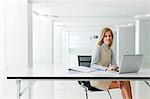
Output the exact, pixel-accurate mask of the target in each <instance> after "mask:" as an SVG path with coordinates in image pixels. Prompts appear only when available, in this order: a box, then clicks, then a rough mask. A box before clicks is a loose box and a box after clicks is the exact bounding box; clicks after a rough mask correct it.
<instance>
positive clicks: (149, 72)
mask: <svg viewBox="0 0 150 99" xmlns="http://www.w3.org/2000/svg"><path fill="white" fill-rule="evenodd" d="M7 79H52V80H61V79H63V80H72V79H78V80H79V79H82V80H87V79H93V80H94V79H102V80H104V79H107V80H117V79H118V80H150V68H146V69H144V68H142V69H140V71H139V72H138V73H126V74H114V73H109V72H106V71H100V70H98V71H93V72H90V73H82V72H72V71H68V70H64V71H62V70H61V71H57V73H56V72H53V71H52V70H51V69H50V66H46V67H43V66H39V67H36V68H20V69H19V68H16V69H8V72H7Z"/></svg>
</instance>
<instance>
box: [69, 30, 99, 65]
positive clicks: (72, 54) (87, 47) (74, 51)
mask: <svg viewBox="0 0 150 99" xmlns="http://www.w3.org/2000/svg"><path fill="white" fill-rule="evenodd" d="M97 35H98V33H94V32H77V33H69V36H68V37H69V41H68V45H69V46H68V47H69V52H68V53H69V66H78V58H77V55H92V53H93V49H94V47H96V42H97V39H96V38H95V39H93V36H97Z"/></svg>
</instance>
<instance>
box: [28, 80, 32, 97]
mask: <svg viewBox="0 0 150 99" xmlns="http://www.w3.org/2000/svg"><path fill="white" fill-rule="evenodd" d="M29 86H30V87H29V89H28V99H32V81H31V80H29Z"/></svg>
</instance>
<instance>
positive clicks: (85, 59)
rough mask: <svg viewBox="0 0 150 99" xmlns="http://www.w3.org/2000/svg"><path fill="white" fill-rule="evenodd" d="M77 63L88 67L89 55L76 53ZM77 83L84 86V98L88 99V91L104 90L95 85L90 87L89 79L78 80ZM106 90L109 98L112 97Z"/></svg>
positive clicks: (89, 62)
mask: <svg viewBox="0 0 150 99" xmlns="http://www.w3.org/2000/svg"><path fill="white" fill-rule="evenodd" d="M78 64H79V66H86V67H90V64H91V56H83V55H78ZM78 83H79V84H80V85H81V87H83V88H84V90H85V94H86V99H88V91H91V92H94V91H95V92H97V91H104V90H100V89H97V88H95V87H92V86H91V84H90V81H78ZM107 92H108V95H109V96H110V99H112V97H111V94H110V92H109V91H108V90H107Z"/></svg>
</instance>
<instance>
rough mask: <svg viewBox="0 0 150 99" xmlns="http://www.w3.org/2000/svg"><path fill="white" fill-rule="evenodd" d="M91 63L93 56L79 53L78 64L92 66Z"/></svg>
mask: <svg viewBox="0 0 150 99" xmlns="http://www.w3.org/2000/svg"><path fill="white" fill-rule="evenodd" d="M90 64H91V56H85V55H78V65H79V66H86V67H90Z"/></svg>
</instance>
